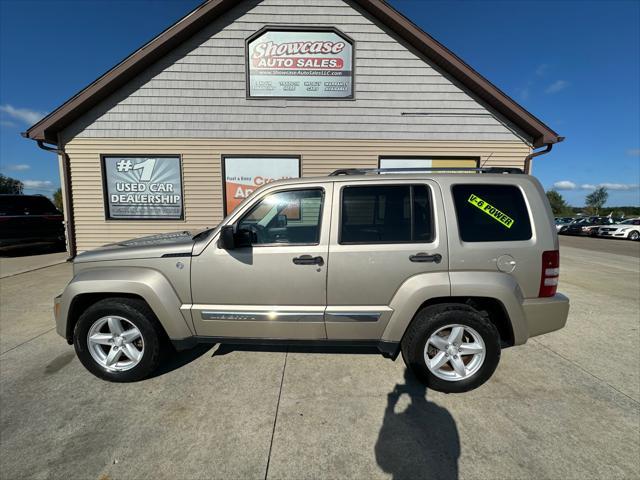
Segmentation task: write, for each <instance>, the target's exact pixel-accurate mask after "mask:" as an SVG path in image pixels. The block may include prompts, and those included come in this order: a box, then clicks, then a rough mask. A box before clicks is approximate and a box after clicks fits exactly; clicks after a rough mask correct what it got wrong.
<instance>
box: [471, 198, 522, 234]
mask: <svg viewBox="0 0 640 480" xmlns="http://www.w3.org/2000/svg"><path fill="white" fill-rule="evenodd" d="M469 203H470V204H471V205H475V206H476V207H478V208H479V209H480V210H481V211H483V212H484V213H486V214H487V215H489V216H490V217H491V218H493V219H494V220H496V221H497V222H500V223H501V224H502V225H504V226H505V227H507V228H511V226H512V225H513V224H514V222H515V220H514V219H513V218H511V217H510V216H509V215H507V214H506V213H504V212H502V211H500V210H498V209H497V208H496V207H494V206H493V205H491V204H490V203H488V202H485V201H484V200H482V199H481V198H480V197H478V196H477V195H473V194H472V195H471V196H470V197H469Z"/></svg>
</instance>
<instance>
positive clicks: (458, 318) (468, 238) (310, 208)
mask: <svg viewBox="0 0 640 480" xmlns="http://www.w3.org/2000/svg"><path fill="white" fill-rule="evenodd" d="M384 172H385V173H386V171H384ZM391 172H392V173H390V174H388V175H378V174H377V173H381V170H379V169H376V170H372V171H367V170H346V171H342V172H339V173H343V175H339V174H335V175H331V176H328V177H320V178H297V179H291V180H284V181H277V182H272V183H269V184H268V185H265V186H263V187H261V188H260V189H258V190H256V191H255V192H254V193H253V194H252V196H251V197H249V198H248V199H247V200H245V201H244V203H243V204H241V205H240V206H239V207H238V208H237V209H235V210H234V211H233V212H232V213H231V214H230V215H229V216H228V217H227V218H226V219H225V220H224V221H223V222H222V224H221V225H220V226H218V227H216V228H213V229H208V230H204V231H201V232H198V233H195V234H194V235H191V234H189V233H185V232H180V233H177V234H176V233H174V234H166V235H157V236H153V237H147V238H142V239H137V240H131V241H123V242H119V243H116V244H111V245H107V246H105V247H102V248H99V249H97V250H94V251H89V252H85V253H82V254H80V255H78V256H77V257H76V258H75V260H74V262H73V270H74V277H73V279H72V280H71V282H70V283H69V284H68V285H67V287H66V288H65V290H64V292H63V293H62V294H61V295H60V296H58V297H57V298H56V299H55V303H54V312H55V318H56V325H57V332H58V333H59V334H60V335H61V336H63V337H64V338H65V339H66V340H67V341H68V342H69V343H70V344H71V343H73V345H74V346H75V350H76V352H77V355H78V357H79V359H80V361H81V362H82V363H83V365H84V366H85V367H86V368H87V369H88V370H89V371H90V372H92V373H93V374H95V375H97V376H98V377H100V378H103V379H106V380H111V381H118V382H127V381H134V380H138V379H141V378H144V377H146V376H148V375H149V374H150V373H151V372H152V371H153V370H154V369H155V368H156V367H157V366H158V363H159V358H160V349H161V348H162V347H161V345H162V339H163V338H168V339H170V340H171V342H172V343H173V345H174V346H175V347H176V348H177V349H184V348H187V347H191V346H193V345H195V344H197V343H258V344H273V343H276V344H285V345H287V344H296V345H300V344H312V345H315V346H317V345H349V346H362V347H372V346H375V347H377V349H378V351H379V352H380V353H381V354H382V355H383V356H386V357H389V358H392V359H395V358H396V357H397V356H398V355H399V354H400V353H401V354H402V358H403V359H404V361H405V362H406V364H407V366H408V367H409V368H411V369H412V370H413V371H414V372H415V373H416V374H417V375H418V377H419V378H420V379H422V381H424V382H425V383H426V384H427V385H428V386H429V387H430V388H433V389H434V390H439V391H442V392H464V391H468V390H471V389H473V388H476V387H478V386H479V385H481V384H483V383H484V382H485V381H487V380H488V379H489V378H490V377H491V375H492V374H493V372H494V370H495V369H496V367H497V365H498V361H499V359H500V352H501V349H502V348H505V347H509V346H513V345H521V344H523V343H525V342H526V341H527V339H528V338H530V337H535V336H537V335H541V334H544V333H547V332H551V331H553V330H557V329H559V328H562V327H563V326H564V325H565V322H566V320H567V315H568V311H569V300H568V299H567V298H566V297H565V296H563V295H561V294H559V293H557V292H556V289H557V286H558V276H559V271H560V270H559V262H560V256H559V250H558V237H557V235H556V232H555V231H554V230H553V228H552V227H551V225H552V223H551V220H552V218H553V217H552V213H551V209H550V207H549V204H548V202H547V199H546V197H545V193H544V190H543V188H542V186H541V185H540V183H539V182H538V181H537V180H536V179H535V178H534V177H531V176H529V175H524V174H504V173H503V172H502V170H496V169H486V170H483V172H485V173H482V174H477V175H469V174H464V173H462V174H460V173H458V174H455V173H415V174H405V173H403V174H398V173H393V170H392V171H391ZM445 219H446V221H445Z"/></svg>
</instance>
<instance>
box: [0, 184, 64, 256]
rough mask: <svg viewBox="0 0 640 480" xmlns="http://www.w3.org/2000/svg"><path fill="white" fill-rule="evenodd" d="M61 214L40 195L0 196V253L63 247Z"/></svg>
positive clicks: (49, 201)
mask: <svg viewBox="0 0 640 480" xmlns="http://www.w3.org/2000/svg"><path fill="white" fill-rule="evenodd" d="M63 220H64V218H63V215H62V213H61V212H60V211H59V210H58V209H57V208H56V207H55V205H54V204H53V203H52V202H51V200H49V199H48V198H47V197H45V196H42V195H6V194H2V195H0V225H1V228H0V251H7V250H11V249H15V248H22V247H33V246H40V245H42V246H60V247H64V245H65V238H64V223H63Z"/></svg>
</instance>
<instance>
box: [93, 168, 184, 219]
mask: <svg viewBox="0 0 640 480" xmlns="http://www.w3.org/2000/svg"><path fill="white" fill-rule="evenodd" d="M103 159H104V173H105V183H106V185H105V188H106V192H105V195H106V196H107V205H108V208H109V212H108V217H109V218H118V219H160V220H165V219H180V218H182V182H181V175H180V157H135V158H134V157H103Z"/></svg>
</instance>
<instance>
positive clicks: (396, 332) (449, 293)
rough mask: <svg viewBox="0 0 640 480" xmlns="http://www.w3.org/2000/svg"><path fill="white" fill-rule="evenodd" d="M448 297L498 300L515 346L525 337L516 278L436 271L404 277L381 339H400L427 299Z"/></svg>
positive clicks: (495, 273)
mask: <svg viewBox="0 0 640 480" xmlns="http://www.w3.org/2000/svg"><path fill="white" fill-rule="evenodd" d="M447 297H458V298H459V297H485V298H492V299H495V300H498V301H499V302H500V303H501V304H502V305H503V306H504V309H505V311H506V314H507V316H508V318H509V321H510V323H511V328H512V331H513V337H514V343H515V345H520V344H523V343H525V342H526V341H527V338H528V327H527V323H526V319H525V315H524V310H523V306H522V305H523V301H524V297H523V295H522V291H521V290H520V287H519V285H518V283H517V282H516V280H515V279H514V278H513V277H512V276H511V275H509V274H506V273H502V272H449V273H447V272H435V273H424V274H419V275H415V276H413V277H411V278H409V279H407V280H406V281H405V282H404V283H403V284H402V285H401V286H400V288H399V289H398V291H397V292H396V293H395V295H394V296H393V299H392V300H391V303H390V305H389V306H390V307H391V308H392V309H393V314H392V315H391V318H390V319H389V322H388V323H387V326H386V328H385V330H384V333H383V334H382V340H383V341H388V342H400V341H401V340H402V337H403V336H404V333H405V331H406V330H407V328H408V327H409V324H410V323H411V321H412V320H413V318H414V316H415V314H416V313H417V312H418V310H419V309H420V307H421V306H422V305H423V304H424V303H426V302H428V301H429V300H432V299H436V298H447Z"/></svg>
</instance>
